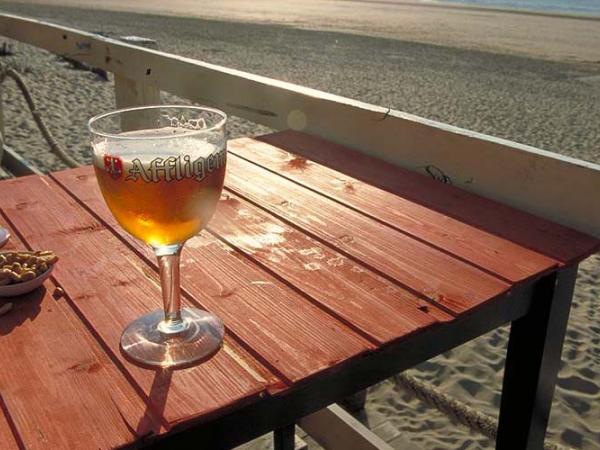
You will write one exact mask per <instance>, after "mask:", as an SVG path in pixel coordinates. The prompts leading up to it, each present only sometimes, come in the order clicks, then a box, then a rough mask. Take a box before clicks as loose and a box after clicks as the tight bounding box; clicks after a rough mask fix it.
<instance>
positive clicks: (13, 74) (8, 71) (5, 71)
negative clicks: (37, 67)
mask: <svg viewBox="0 0 600 450" xmlns="http://www.w3.org/2000/svg"><path fill="white" fill-rule="evenodd" d="M6 78H12V79H13V80H14V81H15V83H16V84H17V86H18V87H19V89H20V90H21V93H22V94H23V96H24V97H25V101H26V102H27V106H28V107H29V111H31V115H32V116H33V120H35V123H36V125H37V126H38V128H39V130H40V132H41V133H42V135H43V136H44V139H45V140H46V142H47V143H48V145H49V146H50V151H51V152H52V153H54V155H55V156H57V157H58V158H59V159H60V160H61V161H62V162H64V163H65V164H66V165H67V166H69V167H79V166H80V165H81V164H80V163H79V162H78V161H77V160H76V159H74V158H73V157H72V156H70V155H69V154H68V153H67V152H66V151H65V150H64V149H63V148H62V147H61V146H60V145H59V144H58V142H56V139H54V136H53V135H52V133H51V132H50V130H49V129H48V127H47V126H46V122H44V120H43V119H42V116H41V115H40V112H39V111H38V110H37V109H36V107H35V103H34V101H33V97H32V96H31V92H30V91H29V88H28V87H27V84H26V83H25V80H23V78H22V77H21V75H20V74H19V72H17V71H16V70H14V69H12V68H10V67H1V68H0V84H2V83H4V81H5V80H6ZM0 101H1V99H0ZM2 144H4V142H2Z"/></svg>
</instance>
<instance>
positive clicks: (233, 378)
mask: <svg viewBox="0 0 600 450" xmlns="http://www.w3.org/2000/svg"><path fill="white" fill-rule="evenodd" d="M0 203H1V204H2V208H3V210H4V212H5V213H6V214H7V216H8V217H10V222H11V224H12V225H13V226H14V227H16V228H17V229H18V230H19V232H20V234H21V236H22V237H23V239H24V240H25V241H26V242H27V243H28V245H30V246H32V247H35V248H50V249H54V250H55V251H56V252H57V254H58V255H59V257H60V258H61V260H60V263H59V264H58V265H57V267H56V268H55V270H54V273H53V276H54V278H55V279H56V280H57V282H58V283H60V285H61V286H62V287H63V288H64V290H65V291H66V293H67V295H68V298H70V300H71V305H72V306H73V307H74V308H75V309H76V311H77V313H78V315H79V316H80V317H81V319H82V320H83V321H84V322H85V323H86V325H87V326H88V327H90V329H93V330H94V332H95V333H96V334H97V337H98V338H99V339H101V341H102V342H103V346H104V349H105V351H106V352H107V353H109V354H110V355H111V358H112V359H113V360H115V361H118V362H119V364H121V365H122V367H124V368H125V370H126V372H127V373H128V374H129V376H130V377H131V379H132V380H134V382H135V383H136V384H137V386H138V389H139V390H140V391H141V392H142V395H144V396H145V399H146V401H148V402H149V403H150V404H151V408H152V410H153V411H154V412H155V413H156V414H158V415H162V416H163V417H164V418H165V420H166V422H167V423H168V424H170V425H174V424H177V423H180V422H185V421H188V420H189V419H191V418H194V417H200V416H202V417H203V418H205V417H208V416H209V415H214V414H222V413H224V412H225V411H226V410H227V409H228V408H231V407H239V406H240V405H241V404H243V403H245V402H248V401H252V400H253V399H255V398H257V396H259V395H260V394H261V393H262V392H263V391H264V389H265V386H266V385H267V384H269V383H271V382H272V380H269V381H267V380H265V379H264V378H263V376H262V375H261V372H260V370H257V369H255V368H254V367H255V366H256V363H255V362H254V361H252V360H247V359H243V358H242V356H241V355H240V354H239V352H238V351H237V350H236V347H237V345H236V344H232V342H231V341H230V340H229V339H228V340H226V342H225V344H224V348H223V350H222V351H219V352H218V353H217V354H216V355H215V356H214V357H212V358H211V359H210V360H208V361H206V362H204V363H203V364H201V365H198V366H194V367H192V368H189V369H184V370H177V371H152V370H148V369H144V368H141V367H139V366H136V365H134V364H131V363H129V362H128V361H127V360H126V359H125V358H124V357H123V356H122V355H121V353H120V351H119V340H120V335H121V332H122V330H123V329H124V328H125V326H126V325H127V324H128V323H130V322H131V321H132V320H133V319H135V318H137V317H139V316H141V315H142V314H144V313H147V312H149V311H152V310H155V309H159V308H160V307H161V300H160V298H161V296H160V288H159V282H158V277H157V274H156V273H155V271H153V270H152V269H150V268H148V267H147V266H146V264H144V263H143V262H142V261H140V260H139V258H138V257H137V256H136V255H135V254H134V253H132V252H131V251H130V250H129V249H127V248H126V246H124V245H123V244H122V243H121V242H120V241H119V240H118V239H117V238H116V237H115V236H114V235H113V233H112V232H111V231H109V230H107V229H106V228H104V227H103V226H102V225H101V224H99V223H98V222H96V221H95V220H93V219H92V218H91V217H90V216H89V215H88V214H87V213H86V212H85V211H84V210H82V209H81V208H80V207H79V206H78V205H77V204H76V203H75V202H74V201H73V200H72V199H70V198H67V196H66V194H65V193H64V192H63V191H62V190H60V189H59V188H58V187H56V185H54V184H53V183H52V184H51V182H49V181H47V179H45V178H41V177H35V176H33V177H23V178H18V179H14V180H7V181H5V182H2V183H0ZM48 205H52V206H51V207H48ZM82 280H85V282H82ZM111 286H112V287H111ZM278 383H280V382H278Z"/></svg>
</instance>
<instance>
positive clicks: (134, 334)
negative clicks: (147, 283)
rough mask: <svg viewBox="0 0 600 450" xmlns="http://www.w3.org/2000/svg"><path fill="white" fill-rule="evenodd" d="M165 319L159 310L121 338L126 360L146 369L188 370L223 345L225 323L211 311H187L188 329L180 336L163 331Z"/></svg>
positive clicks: (136, 322) (183, 310) (148, 315)
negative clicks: (146, 367) (162, 325)
mask: <svg viewBox="0 0 600 450" xmlns="http://www.w3.org/2000/svg"><path fill="white" fill-rule="evenodd" d="M164 318H165V314H164V312H163V311H162V310H157V311H153V312H151V313H150V314H146V315H145V316H142V317H140V318H139V319H137V320H135V321H134V322H132V323H130V324H129V326H128V327H127V328H126V329H125V331H124V332H123V335H122V336H121V350H122V351H123V353H125V355H126V357H128V358H130V359H132V360H133V361H135V362H137V363H140V364H142V365H145V366H152V367H161V368H175V367H184V366H191V365H193V364H194V363H196V362H199V361H201V360H202V359H206V358H208V357H209V356H211V355H212V354H214V353H215V352H216V351H217V350H219V348H221V345H222V344H223V336H224V334H225V328H224V327H223V322H222V321H221V319H219V318H218V317H217V316H215V315H213V314H211V313H209V312H207V311H202V310H200V309H196V308H183V309H182V310H181V318H182V320H183V322H184V324H185V326H184V327H183V328H184V329H183V331H181V332H178V333H170V334H169V333H163V332H161V331H159V324H160V323H161V322H162V321H163V320H164Z"/></svg>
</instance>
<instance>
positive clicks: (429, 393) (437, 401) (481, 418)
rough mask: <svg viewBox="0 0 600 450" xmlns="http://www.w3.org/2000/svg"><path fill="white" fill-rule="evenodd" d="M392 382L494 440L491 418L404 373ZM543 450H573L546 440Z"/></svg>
mask: <svg viewBox="0 0 600 450" xmlns="http://www.w3.org/2000/svg"><path fill="white" fill-rule="evenodd" d="M394 380H395V381H396V382H397V383H399V384H400V385H401V386H402V387H403V388H404V389H406V390H407V391H408V392H409V393H410V394H412V395H414V396H415V397H417V398H418V399H419V400H421V401H423V402H425V403H426V404H428V405H429V406H432V407H434V408H436V409H437V410H439V411H440V412H443V413H444V414H446V415H447V416H449V417H450V419H451V420H453V421H454V422H458V423H460V424H462V425H465V426H467V427H469V428H470V429H471V430H474V431H478V432H479V433H481V434H483V435H484V436H487V437H489V438H490V439H496V432H497V429H498V424H497V422H496V420H495V419H494V418H493V417H490V416H488V415H487V414H483V413H481V412H479V411H477V410H476V409H474V408H471V407H470V406H468V405H466V404H465V403H462V402H460V401H458V400H456V399H453V398H452V397H450V396H448V395H446V394H444V393H442V392H440V391H439V390H437V389H435V388H434V387H433V386H431V385H429V384H426V383H423V382H422V381H419V380H417V379H416V378H414V377H412V376H410V375H408V374H406V373H401V374H398V375H396V376H395V377H394ZM544 450H573V449H572V448H570V447H565V446H562V445H559V444H557V443H555V442H551V441H549V440H546V442H545V443H544Z"/></svg>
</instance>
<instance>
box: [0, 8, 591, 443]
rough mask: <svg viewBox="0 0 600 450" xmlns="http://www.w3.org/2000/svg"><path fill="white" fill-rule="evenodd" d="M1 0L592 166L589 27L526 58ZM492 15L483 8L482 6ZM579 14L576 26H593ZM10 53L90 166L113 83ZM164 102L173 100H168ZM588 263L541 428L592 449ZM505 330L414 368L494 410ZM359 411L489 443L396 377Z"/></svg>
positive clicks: (14, 113) (416, 431) (16, 105)
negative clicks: (410, 394)
mask: <svg viewBox="0 0 600 450" xmlns="http://www.w3.org/2000/svg"><path fill="white" fill-rule="evenodd" d="M224 3H225V4H230V3H231V2H228V1H225V2H224ZM148 4H152V3H151V2H148ZM1 9H3V10H9V11H13V12H18V13H21V14H25V15H31V16H37V17H45V18H48V19H49V20H52V21H56V22H61V23H65V24H69V25H71V26H76V27H80V28H83V29H87V30H91V31H98V30H100V31H105V32H109V33H113V34H114V35H117V36H118V35H123V34H136V35H141V36H145V37H151V38H154V39H157V40H158V42H159V45H160V48H161V49H163V50H166V51H170V52H173V53H178V54H182V55H185V56H191V57H195V58H199V59H203V60H206V61H209V62H212V63H216V64H222V65H226V66H230V67H235V68H238V69H243V70H247V71H250V72H255V73H259V74H263V75H267V76H271V77H274V78H279V79H283V80H286V81H292V82H295V83H299V84H304V85H308V86H310V87H315V88H318V89H323V90H326V91H330V92H334V93H337V94H341V95H345V96H348V97H353V98H357V99H360V100H363V101H367V102H371V103H375V104H380V105H384V106H391V107H393V108H397V109H401V110H404V111H407V112H411V113H415V114H418V115H421V116H424V117H427V118H432V119H436V120H441V121H443V122H448V123H451V124H454V125H458V126H461V127H465V128H469V129H473V130H477V131H481V132H484V133H489V134H492V135H496V136H501V137H505V138H508V139H513V140H516V141H519V142H523V143H527V144H531V145H534V146H537V147H541V148H545V149H547V150H550V151H555V152H559V153H562V154H565V155H569V156H573V157H576V158H581V159H586V160H588V161H593V162H600V130H599V127H598V124H599V123H600V108H599V107H598V105H600V64H596V63H591V62H586V61H590V59H589V58H588V56H586V54H587V52H594V51H598V49H599V48H600V47H599V46H596V47H593V48H588V47H585V48H583V46H584V42H585V40H586V39H590V38H589V36H583V37H581V39H582V40H581V41H577V40H575V41H573V42H575V43H577V42H579V44H577V45H574V44H573V42H565V43H564V45H567V46H569V45H570V46H571V47H573V48H574V50H578V53H577V55H578V56H577V58H575V61H569V60H567V59H566V58H565V57H560V56H557V55H554V56H552V57H549V55H547V54H543V55H538V56H539V57H537V58H533V57H531V56H524V55H530V54H534V53H535V52H534V51H533V50H531V49H529V50H527V51H525V52H519V51H512V50H506V51H505V50H503V51H504V53H503V54H502V53H498V52H497V51H498V50H499V49H496V52H491V51H489V50H491V49H490V48H486V44H485V42H484V43H483V44H481V43H479V42H478V41H477V39H476V37H477V36H476V35H475V38H472V40H471V42H470V43H469V44H468V45H459V44H457V43H454V44H452V45H453V46H450V45H446V46H442V45H439V44H440V43H439V42H438V43H436V45H433V44H431V43H423V39H421V38H420V37H418V36H417V37H415V39H412V40H411V39H409V37H410V36H408V35H404V34H402V33H404V32H405V31H401V32H399V34H398V35H396V36H395V38H394V39H390V38H385V37H374V36H369V37H366V36H360V35H356V34H349V33H339V32H332V31H316V30H307V29H297V28H291V27H288V26H282V25H274V24H265V23H260V24H257V23H251V20H254V19H252V18H248V17H246V18H240V20H245V22H241V23H233V22H226V21H218V20H201V19H192V18H177V17H159V16H154V15H149V14H147V15H133V14H130V13H114V12H108V11H97V12H94V13H93V14H90V13H89V12H88V11H85V10H81V9H71V8H61V7H49V6H39V5H38V6H28V5H17V4H9V3H3V4H2V6H1ZM460 11H463V10H460ZM242 12H243V11H242ZM467 12H468V11H467ZM468 13H469V14H471V13H472V14H480V12H479V11H472V12H468ZM240 14H242V13H240ZM415 14H416V13H415ZM489 14H493V13H492V12H485V15H489ZM495 14H497V16H495V17H496V19H497V21H498V26H499V27H500V26H501V22H502V21H503V19H502V17H505V16H508V17H511V18H513V19H514V20H517V16H518V20H522V21H525V22H527V20H535V21H538V20H546V22H545V24H546V26H547V27H550V28H551V27H552V26H554V22H552V21H554V20H558V19H559V18H553V17H545V18H544V16H539V15H533V16H528V15H516V14H510V15H506V14H505V15H502V14H500V15H498V13H495ZM236 18H237V17H236ZM513 19H511V21H510V23H513V22H512V21H513ZM319 20H325V19H319ZM561 20H569V21H570V20H575V19H562V18H561ZM590 22H593V23H595V22H594V21H590ZM510 23H509V24H507V26H509V27H510ZM523 23H524V22H523ZM578 23H580V24H582V25H581V26H582V27H583V28H582V30H585V29H587V28H586V27H587V26H590V27H594V26H595V25H589V24H587V21H578ZM586 24H587V25H586ZM300 25H302V24H300ZM355 31H356V30H355ZM358 31H360V30H358ZM406 33H408V31H406ZM432 33H433V31H432ZM438 34H439V33H438ZM465 39H466V38H465ZM593 39H595V38H593ZM564 40H565V41H568V39H564ZM0 41H2V39H0ZM417 41H421V42H417ZM0 43H1V42H0ZM578 45H581V46H582V48H579V47H578ZM13 49H14V51H15V55H14V56H12V57H7V58H2V59H1V60H2V61H4V62H11V63H13V64H15V65H16V66H17V67H18V68H19V69H20V70H21V71H22V72H23V73H24V74H25V77H26V79H27V81H28V82H29V84H30V86H31V87H32V90H33V93H34V96H35V98H36V99H37V101H38V103H39V106H40V110H41V111H42V112H43V114H44V116H45V117H47V118H48V120H49V122H50V125H51V128H52V131H54V132H55V134H56V136H57V138H58V139H59V141H61V142H62V143H64V144H65V145H66V146H67V147H68V148H69V150H70V151H71V152H73V154H74V155H76V157H78V158H79V159H80V160H81V161H82V162H88V161H89V148H88V145H87V134H86V131H85V123H86V121H87V119H88V118H89V117H90V116H91V115H93V114H96V113H99V112H101V111H105V110H109V109H111V108H113V106H114V99H113V91H112V84H111V83H110V82H105V81H101V80H100V79H99V77H98V76H97V75H95V74H92V73H89V72H82V71H77V70H73V69H71V68H70V67H69V65H68V64H66V63H64V62H62V61H60V60H59V59H57V58H56V57H55V56H54V55H51V54H48V53H47V52H44V51H41V50H37V49H34V48H31V47H28V46H25V45H23V44H19V43H13ZM531 52H533V53H531ZM591 60H593V58H591ZM598 60H600V58H598ZM4 98H5V109H6V111H5V115H6V124H7V125H6V126H7V130H8V131H7V134H8V136H7V140H8V142H9V143H10V144H11V145H12V146H13V147H15V148H17V149H19V150H20V151H21V152H22V153H23V154H26V156H27V158H29V159H31V160H33V161H34V162H35V163H37V164H38V165H39V166H40V167H42V168H43V169H45V170H50V169H56V168H60V167H62V166H61V164H60V163H58V162H57V161H56V160H55V159H54V158H52V157H49V156H48V155H47V153H46V147H45V145H44V144H43V141H42V140H41V138H40V137H39V135H38V133H37V131H36V129H35V128H34V125H33V122H32V121H31V119H30V118H29V116H28V115H27V111H26V110H25V105H24V102H23V101H22V99H21V98H20V97H19V96H18V95H17V93H16V91H15V89H14V88H13V87H12V85H10V84H9V85H8V86H7V89H6V92H5V94H4ZM166 100H172V101H178V99H175V98H172V97H170V96H168V97H167V98H166ZM231 124H232V126H231V128H230V135H231V136H232V137H235V136H240V135H248V134H261V133H264V132H267V131H268V130H267V129H266V128H265V127H257V126H256V125H254V124H251V123H248V122H246V121H242V120H239V119H236V118H234V119H233V120H232V122H231ZM599 269H600V257H599V256H594V257H592V258H590V259H588V260H587V261H586V262H584V263H583V264H582V265H581V270H580V274H579V279H578V284H577V290H576V296H575V303H574V306H573V310H572V313H571V319H570V322H569V330H568V333H567V337H566V341H565V348H564V351H563V365H562V368H561V372H560V378H559V382H558V386H557V391H556V394H555V398H554V404H553V409H552V415H551V423H550V429H549V435H550V437H552V438H553V439H555V440H557V441H559V442H560V443H562V444H563V445H570V446H572V447H575V448H584V449H600V309H599V308H598V303H597V299H598V298H599V297H600V270H599ZM507 335H508V330H507V329H500V330H497V331H495V332H493V333H490V334H489V335H486V336H483V337H481V338H479V339H476V340H474V341H472V342H470V343H468V344H466V345H464V346H462V347H460V348H457V349H455V350H454V351H452V352H449V353H447V354H445V355H441V356H439V357H437V358H434V359H433V360H431V361H428V362H426V363H424V364H421V365H420V366H419V367H418V368H415V369H412V370H411V373H412V374H414V375H415V376H417V377H419V378H421V379H425V380H428V381H430V382H431V383H433V384H435V385H437V386H440V387H441V388H442V390H443V391H444V392H447V393H449V394H451V395H453V396H455V397H457V398H458V399H460V400H463V401H465V402H467V403H469V404H470V405H472V406H474V407H476V408H478V409H479V410H481V411H484V412H486V413H488V414H491V415H497V411H498V406H499V399H500V389H501V380H502V368H503V362H504V352H505V347H506V339H507ZM364 419H365V421H367V422H368V423H369V425H370V426H371V427H372V428H373V429H374V430H375V432H377V433H378V434H380V435H381V436H382V437H384V439H386V440H388V441H390V442H391V443H392V445H394V446H395V447H396V448H402V447H401V446H400V443H399V442H400V441H399V439H401V438H402V439H408V440H410V441H411V442H414V443H416V444H418V445H420V446H421V447H422V448H425V449H437V448H452V449H455V448H461V449H479V448H493V445H492V443H491V442H490V441H489V440H486V439H483V438H482V437H480V436H479V435H476V434H470V433H469V431H468V430H466V429H465V428H463V427H461V426H456V425H452V424H450V423H449V421H448V419H447V418H446V417H445V416H443V415H441V414H439V413H437V412H436V411H434V410H431V409H430V408H427V407H426V406H424V405H423V404H421V403H420V402H419V401H417V400H414V399H413V400H411V399H408V398H407V396H406V394H405V393H404V392H403V391H402V390H401V389H400V388H399V387H398V386H397V384H396V383H395V382H394V380H393V379H390V380H388V381H386V382H384V383H381V384H380V385H377V386H374V387H373V388H371V389H370V394H369V400H368V408H367V415H366V417H364ZM258 447H260V445H258ZM255 448H256V446H255Z"/></svg>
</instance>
